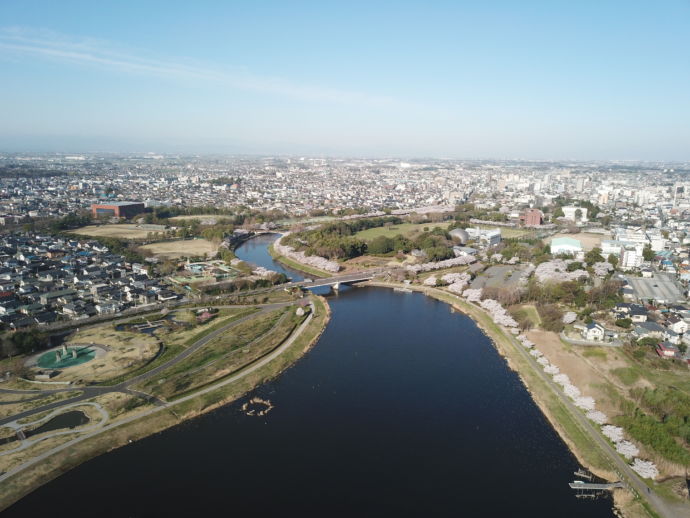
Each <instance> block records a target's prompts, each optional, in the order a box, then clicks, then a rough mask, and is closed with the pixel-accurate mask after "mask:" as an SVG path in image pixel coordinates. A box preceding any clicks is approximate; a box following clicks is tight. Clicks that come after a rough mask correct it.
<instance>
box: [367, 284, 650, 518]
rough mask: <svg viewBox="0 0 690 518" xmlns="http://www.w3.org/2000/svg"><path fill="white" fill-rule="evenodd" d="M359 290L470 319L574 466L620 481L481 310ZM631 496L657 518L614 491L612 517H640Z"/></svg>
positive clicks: (433, 293) (441, 297) (444, 295)
mask: <svg viewBox="0 0 690 518" xmlns="http://www.w3.org/2000/svg"><path fill="white" fill-rule="evenodd" d="M362 286H372V287H380V288H389V289H390V288H399V287H401V286H404V287H405V288H408V289H409V290H411V291H414V292H417V293H422V294H424V295H425V296H427V297H431V298H433V299H435V300H438V301H440V302H444V303H446V304H448V305H449V306H451V307H452V308H453V309H455V310H456V311H459V312H460V313H462V314H463V315H465V316H467V317H468V318H470V319H472V321H473V322H474V323H475V325H476V326H477V327H479V329H480V330H481V331H482V333H483V334H484V335H485V336H486V337H487V338H489V340H490V341H491V343H492V344H493V346H494V348H495V350H496V352H497V353H498V354H499V355H500V356H501V357H502V358H504V360H505V361H506V364H507V365H508V368H509V369H510V370H512V371H513V372H515V373H516V375H517V376H518V378H519V379H520V382H521V383H522V384H523V386H524V387H525V390H527V392H528V393H529V395H530V397H531V398H532V401H534V403H535V404H536V405H537V407H538V408H539V410H540V411H541V413H542V415H543V416H544V418H545V419H546V420H547V421H548V422H549V424H550V425H551V427H552V428H553V429H554V431H555V432H556V433H557V434H558V436H559V437H560V438H561V440H562V441H563V442H564V443H565V445H566V447H567V448H568V450H569V451H570V452H571V453H572V455H573V456H574V457H575V459H576V460H577V462H579V463H580V465H582V466H583V467H585V468H586V469H588V470H589V471H590V472H592V473H593V474H594V475H596V476H598V477H601V478H602V479H604V480H607V481H610V482H613V481H616V480H617V479H618V478H620V476H619V475H617V470H616V468H615V466H613V465H612V463H611V461H610V459H609V458H608V457H607V455H606V452H604V451H603V450H601V448H600V447H599V445H597V444H596V443H595V441H594V439H593V438H591V437H590V436H589V435H588V434H586V433H585V431H583V430H581V429H580V427H579V425H578V424H577V422H576V421H575V419H574V418H573V417H572V416H571V414H570V411H569V410H568V409H567V408H566V407H565V406H564V405H563V404H561V403H560V401H559V399H558V396H557V395H556V394H555V393H554V392H553V390H552V389H551V388H550V387H549V386H548V385H546V384H545V383H544V382H543V381H541V380H540V379H539V377H538V374H537V372H536V369H535V368H534V367H533V366H532V365H530V364H528V363H526V361H525V360H524V359H523V358H521V357H520V355H519V353H518V351H517V350H516V348H517V347H518V346H517V345H515V344H514V343H513V340H512V337H511V336H509V335H508V334H507V333H506V332H505V331H504V330H502V329H501V328H500V327H499V326H497V325H496V324H494V323H493V321H490V320H489V321H488V322H486V321H485V320H488V319H490V317H489V315H488V314H486V312H484V311H483V310H482V309H481V308H479V307H475V306H473V305H471V304H469V303H468V302H466V301H464V300H462V299H460V298H459V297H457V296H455V295H453V294H452V293H449V292H445V291H442V290H438V289H437V288H429V287H425V286H417V285H403V284H402V283H395V282H383V281H368V282H366V283H363V284H362ZM492 327H495V328H496V329H492ZM506 342H509V343H506ZM635 496H637V497H638V498H640V500H639V503H640V505H641V507H642V508H643V510H644V512H645V515H648V516H657V515H656V513H655V512H654V511H652V510H651V509H650V508H649V507H648V504H647V503H646V502H645V501H644V500H642V499H641V497H640V496H639V494H638V495H635V494H633V493H631V492H630V491H628V490H626V489H616V490H614V491H613V492H612V502H613V511H614V513H615V514H616V515H620V516H624V517H625V516H640V514H639V512H633V511H632V510H631V512H630V514H628V512H626V511H627V509H626V507H627V506H628V505H629V504H630V503H631V502H632V503H633V504H634V503H635V502H636V501H637V500H636V499H635Z"/></svg>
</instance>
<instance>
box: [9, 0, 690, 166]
mask: <svg viewBox="0 0 690 518" xmlns="http://www.w3.org/2000/svg"><path fill="white" fill-rule="evenodd" d="M0 150H4V151H13V150H47V151H55V150H64V151H69V152H74V151H159V152H168V151H170V152H177V151H180V152H201V153H203V152H227V153H288V154H292V153H294V154H331V155H367V156H390V155H398V156H438V157H462V158H554V159H560V158H563V159H633V160H637V159H641V160H689V159H690V2H688V1H682V2H672V1H659V2H650V1H644V2H634V1H623V2H614V1H601V0H599V1H593V2H587V1H575V2H573V1H568V2H565V1H563V2H558V1H550V2H529V1H513V2H490V1H486V2H485V1H477V2H460V1H456V2H433V1H427V2H419V3H416V2H414V3H413V2H404V1H395V2H383V1H377V2H372V1H368V2H361V3H360V2H355V1H351V0H348V1H342V2H339V3H338V5H336V2H330V1H324V0H321V1H314V2H295V1H281V2H260V1H251V2H240V1H233V2H218V1H208V2H203V1H189V0H185V1H180V2H175V1H170V0H166V1H161V2H154V1H148V0H147V1H136V2H126V1H114V0H113V1H106V0H104V1H93V0H89V1H86V2H76V1H69V0H61V1H59V2H58V1H52V0H51V1H46V2H34V1H31V0H16V1H15V0H3V1H2V2H0Z"/></svg>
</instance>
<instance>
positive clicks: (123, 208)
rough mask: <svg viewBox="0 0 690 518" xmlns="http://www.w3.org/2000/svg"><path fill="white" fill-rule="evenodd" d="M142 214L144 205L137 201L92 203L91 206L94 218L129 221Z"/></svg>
mask: <svg viewBox="0 0 690 518" xmlns="http://www.w3.org/2000/svg"><path fill="white" fill-rule="evenodd" d="M142 212H144V204H143V203H141V202H137V201H118V202H114V203H94V204H92V205H91V214H92V215H93V217H94V218H103V217H111V218H112V217H115V218H126V219H130V218H133V217H134V216H136V215H137V214H141V213H142Z"/></svg>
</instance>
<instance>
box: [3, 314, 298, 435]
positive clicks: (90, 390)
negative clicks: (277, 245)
mask: <svg viewBox="0 0 690 518" xmlns="http://www.w3.org/2000/svg"><path fill="white" fill-rule="evenodd" d="M292 304H294V301H289V302H278V303H274V304H267V305H265V306H262V307H261V310H260V311H258V312H254V313H251V314H249V315H246V316H244V317H241V318H238V319H236V320H233V321H232V322H229V323H228V324H226V325H224V326H222V327H220V328H219V329H216V330H215V331H213V332H211V333H209V334H207V335H206V336H204V337H203V338H201V339H199V340H198V341H196V342H195V343H194V344H193V345H191V346H189V347H188V348H187V349H185V350H184V351H182V352H181V353H180V354H178V355H177V356H175V357H174V358H171V359H170V360H168V361H167V362H165V363H162V364H161V365H158V366H157V367H154V368H153V369H151V370H148V371H146V372H144V373H142V374H139V375H138V376H134V377H133V378H129V379H127V380H125V381H123V382H122V383H118V384H117V385H105V386H86V387H74V388H70V389H52V390H45V391H39V393H40V394H42V395H49V394H55V393H57V392H65V391H67V390H79V391H82V392H83V393H82V394H80V395H79V396H75V397H73V398H69V399H63V400H60V401H54V402H53V403H48V404H46V405H43V406H39V407H36V408H32V409H30V410H25V411H24V412H20V413H18V414H15V415H13V416H10V417H5V418H2V419H0V426H2V425H4V424H6V423H9V422H11V421H13V420H16V419H24V418H26V417H29V416H32V415H35V414H38V413H41V412H45V411H47V410H53V409H55V408H59V407H61V406H64V405H71V404H73V403H77V402H79V401H84V400H87V399H91V398H94V397H96V396H100V395H102V394H108V393H110V392H129V393H130V394H134V395H139V396H141V397H144V398H145V399H150V398H152V397H153V396H151V395H149V394H145V393H143V392H139V391H131V389H130V386H132V385H136V384H137V383H140V382H142V381H145V380H147V379H149V378H152V377H155V376H157V375H158V374H160V373H161V372H163V371H164V370H166V369H168V368H170V367H173V366H174V365H177V364H178V363H180V362H182V361H184V360H185V359H186V358H188V357H189V356H190V355H192V354H194V353H195V352H196V351H198V350H199V349H200V348H201V347H203V346H204V345H206V344H207V343H209V342H210V341H212V340H214V339H215V338H217V337H218V336H220V335H222V334H223V333H225V332H226V331H227V330H228V329H230V328H232V327H235V326H237V325H239V324H241V323H242V322H246V321H247V320H250V319H252V318H255V317H256V316H258V315H261V314H263V313H268V312H270V311H274V310H276V309H279V308H282V307H285V306H290V305H292ZM7 392H11V391H7ZM11 393H21V394H27V393H32V392H23V391H17V392H11ZM33 393H34V394H35V393H36V392H33ZM153 399H154V400H155V399H157V398H153ZM154 403H155V401H154Z"/></svg>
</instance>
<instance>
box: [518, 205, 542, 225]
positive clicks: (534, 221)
mask: <svg viewBox="0 0 690 518" xmlns="http://www.w3.org/2000/svg"><path fill="white" fill-rule="evenodd" d="M520 220H521V221H522V223H523V224H524V225H526V226H530V227H535V226H539V225H541V224H542V223H543V222H544V213H543V212H542V211H540V210H539V209H526V210H525V212H523V213H522V215H521V216H520Z"/></svg>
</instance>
